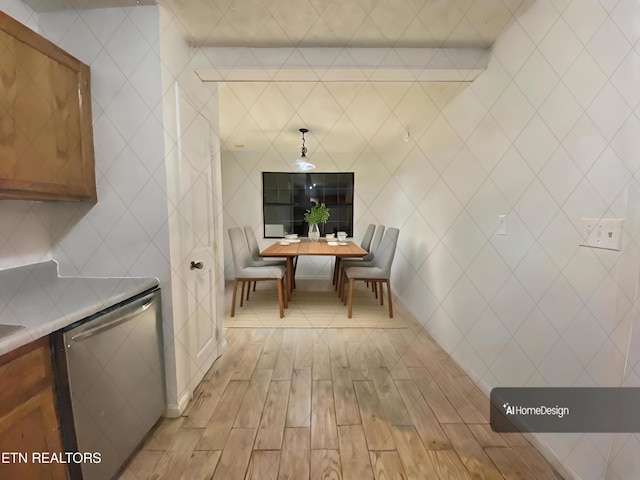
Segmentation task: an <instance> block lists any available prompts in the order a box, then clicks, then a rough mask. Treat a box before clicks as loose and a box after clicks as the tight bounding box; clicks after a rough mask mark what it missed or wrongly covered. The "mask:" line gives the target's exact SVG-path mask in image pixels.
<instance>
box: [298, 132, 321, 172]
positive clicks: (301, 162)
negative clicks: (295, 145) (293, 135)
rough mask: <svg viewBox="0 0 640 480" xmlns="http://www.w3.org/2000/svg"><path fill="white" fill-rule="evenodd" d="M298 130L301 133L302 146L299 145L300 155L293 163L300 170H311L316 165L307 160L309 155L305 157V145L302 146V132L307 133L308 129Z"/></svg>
mask: <svg viewBox="0 0 640 480" xmlns="http://www.w3.org/2000/svg"><path fill="white" fill-rule="evenodd" d="M299 132H300V133H301V134H302V147H300V156H299V157H298V159H297V160H296V161H295V165H296V166H297V167H298V170H300V171H301V172H304V171H307V170H313V169H314V168H316V166H315V165H314V164H313V163H310V162H309V157H307V147H305V146H304V134H305V133H308V132H309V129H307V128H301V129H300V130H299Z"/></svg>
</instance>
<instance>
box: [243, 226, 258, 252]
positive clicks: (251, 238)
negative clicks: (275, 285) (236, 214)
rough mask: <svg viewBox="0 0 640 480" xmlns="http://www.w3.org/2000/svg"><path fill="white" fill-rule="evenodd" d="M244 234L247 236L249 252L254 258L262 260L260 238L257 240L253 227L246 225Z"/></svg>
mask: <svg viewBox="0 0 640 480" xmlns="http://www.w3.org/2000/svg"><path fill="white" fill-rule="evenodd" d="M244 235H245V236H246V237H247V245H248V246H249V253H250V254H251V257H252V258H253V259H254V260H262V258H260V246H259V245H258V240H256V235H255V233H253V228H251V227H250V226H249V225H246V226H245V227H244Z"/></svg>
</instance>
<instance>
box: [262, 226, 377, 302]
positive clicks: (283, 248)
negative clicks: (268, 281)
mask: <svg viewBox="0 0 640 480" xmlns="http://www.w3.org/2000/svg"><path fill="white" fill-rule="evenodd" d="M368 254H369V252H367V251H366V250H365V249H363V248H362V247H360V246H359V245H356V244H355V243H353V242H352V241H345V242H336V241H327V240H326V239H323V238H322V239H320V240H318V241H317V242H312V241H310V240H309V239H308V238H299V239H298V241H297V242H295V241H294V242H291V241H288V240H286V241H285V240H278V241H276V242H274V243H273V244H272V245H270V246H269V247H267V248H265V249H264V250H263V251H261V252H260V256H262V257H278V258H283V257H284V258H285V259H286V261H287V273H286V275H287V295H288V299H289V300H290V299H291V294H292V292H293V285H294V267H293V262H294V259H296V258H298V257H301V256H304V255H310V256H330V257H338V258H361V257H364V256H365V255H368Z"/></svg>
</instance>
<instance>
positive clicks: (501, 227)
mask: <svg viewBox="0 0 640 480" xmlns="http://www.w3.org/2000/svg"><path fill="white" fill-rule="evenodd" d="M496 234H497V235H506V234H507V216H506V215H498V230H497V231H496Z"/></svg>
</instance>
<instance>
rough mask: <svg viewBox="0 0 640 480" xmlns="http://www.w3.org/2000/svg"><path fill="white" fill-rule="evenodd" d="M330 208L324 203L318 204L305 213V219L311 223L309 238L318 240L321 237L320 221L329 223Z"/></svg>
mask: <svg viewBox="0 0 640 480" xmlns="http://www.w3.org/2000/svg"><path fill="white" fill-rule="evenodd" d="M329 216H330V213H329V209H328V208H327V206H326V205H325V204H324V203H321V204H319V205H318V204H316V205H314V206H313V207H311V208H310V209H309V210H307V211H306V212H305V214H304V221H305V222H307V223H308V224H309V240H311V241H312V242H317V241H318V240H319V239H320V228H319V227H318V224H319V223H327V220H329Z"/></svg>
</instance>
